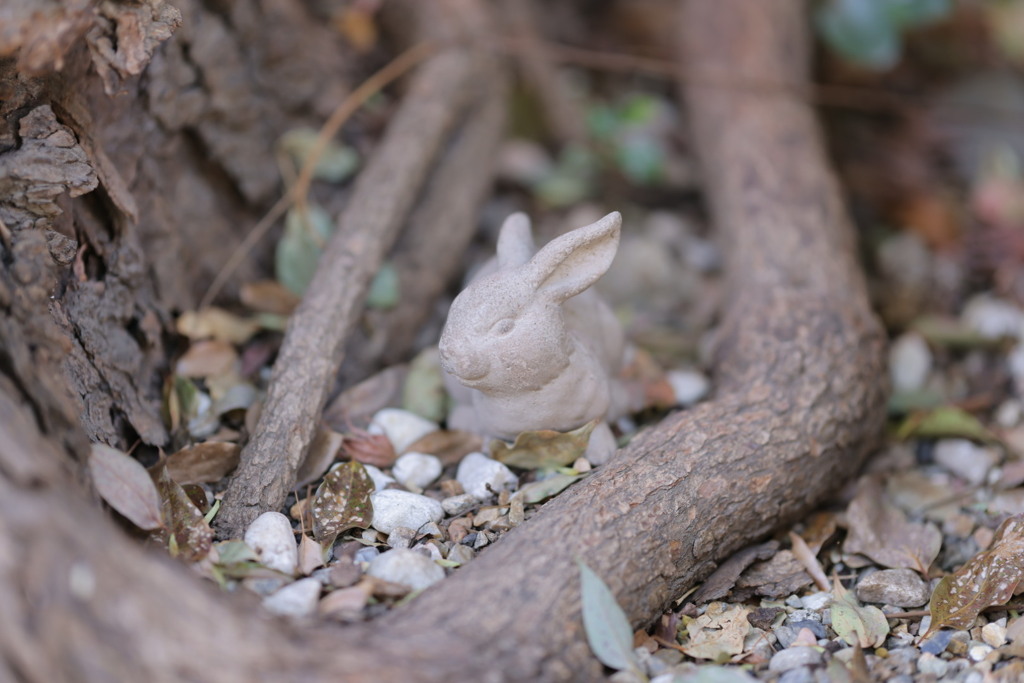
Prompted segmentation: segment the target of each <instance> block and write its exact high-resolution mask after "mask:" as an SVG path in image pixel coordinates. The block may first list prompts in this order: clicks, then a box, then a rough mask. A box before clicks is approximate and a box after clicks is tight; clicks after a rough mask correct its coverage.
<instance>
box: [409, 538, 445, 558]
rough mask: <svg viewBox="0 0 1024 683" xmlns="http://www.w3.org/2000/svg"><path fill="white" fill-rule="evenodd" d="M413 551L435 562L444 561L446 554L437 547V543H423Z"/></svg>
mask: <svg viewBox="0 0 1024 683" xmlns="http://www.w3.org/2000/svg"><path fill="white" fill-rule="evenodd" d="M413 550H414V551H415V552H418V553H419V554H420V555H424V556H426V557H429V558H430V559H431V560H434V561H435V562H436V561H437V560H443V559H444V553H442V552H441V549H440V548H438V547H437V544H436V542H435V543H421V544H420V545H418V546H416V547H415V548H413Z"/></svg>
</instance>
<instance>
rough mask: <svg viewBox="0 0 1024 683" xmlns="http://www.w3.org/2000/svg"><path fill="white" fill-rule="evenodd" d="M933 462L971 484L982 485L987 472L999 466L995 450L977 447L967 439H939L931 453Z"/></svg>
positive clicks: (997, 454)
mask: <svg viewBox="0 0 1024 683" xmlns="http://www.w3.org/2000/svg"><path fill="white" fill-rule="evenodd" d="M933 453H934V457H935V462H937V463H938V464H939V465H941V466H942V467H944V468H946V469H947V470H948V471H950V472H952V473H953V474H955V475H956V476H958V477H960V478H961V479H964V480H966V481H967V482H969V483H971V484H975V485H978V484H982V483H984V482H985V479H986V478H987V477H988V473H989V470H991V469H992V468H993V467H995V466H996V465H997V464H999V453H998V452H996V450H995V449H992V448H986V447H984V446H977V445H975V444H974V443H972V442H970V441H968V440H967V439H940V440H939V441H937V442H936V443H935V449H934V451H933Z"/></svg>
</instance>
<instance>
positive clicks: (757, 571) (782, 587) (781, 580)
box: [731, 550, 813, 601]
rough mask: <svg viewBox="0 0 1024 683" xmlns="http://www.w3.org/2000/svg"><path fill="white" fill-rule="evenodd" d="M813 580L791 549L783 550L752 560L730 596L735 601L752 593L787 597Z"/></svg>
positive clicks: (772, 596) (771, 596) (770, 596)
mask: <svg viewBox="0 0 1024 683" xmlns="http://www.w3.org/2000/svg"><path fill="white" fill-rule="evenodd" d="M811 583H813V580H812V579H811V577H810V576H808V574H807V572H806V571H805V570H804V568H803V565H801V564H800V562H799V561H798V560H797V559H796V557H794V556H793V553H792V551H789V550H780V551H779V552H777V553H775V555H773V556H772V558H771V559H769V560H765V561H764V562H758V563H756V564H753V565H751V566H750V567H749V568H748V569H747V570H746V571H745V572H744V573H743V574H741V575H740V578H739V579H737V580H736V588H734V589H733V591H732V595H731V598H732V599H733V600H735V601H741V600H744V599H746V597H749V596H751V595H763V596H765V597H769V598H784V597H788V596H790V595H792V594H793V593H795V592H797V591H799V590H800V589H801V588H803V587H804V586H808V585H810V584H811Z"/></svg>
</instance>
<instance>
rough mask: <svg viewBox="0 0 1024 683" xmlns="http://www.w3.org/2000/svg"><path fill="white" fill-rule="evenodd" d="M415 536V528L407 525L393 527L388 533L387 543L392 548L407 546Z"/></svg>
mask: <svg viewBox="0 0 1024 683" xmlns="http://www.w3.org/2000/svg"><path fill="white" fill-rule="evenodd" d="M414 538H416V530H415V529H410V528H409V527H407V526H399V527H395V528H394V529H392V530H391V533H390V534H388V545H389V546H390V547H392V548H408V547H409V546H411V545H412V539H414Z"/></svg>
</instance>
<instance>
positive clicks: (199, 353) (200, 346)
mask: <svg viewBox="0 0 1024 683" xmlns="http://www.w3.org/2000/svg"><path fill="white" fill-rule="evenodd" d="M237 362H238V353H237V352H236V351H235V347H234V346H232V345H231V344H229V343H227V342H226V341H221V340H220V339H203V340H200V341H197V342H195V343H194V344H192V345H191V346H189V347H188V351H186V352H185V355H183V356H182V357H181V358H179V359H178V362H177V363H175V365H174V370H175V372H176V373H177V374H179V375H181V376H182V377H210V376H211V375H222V374H224V373H227V372H231V371H232V370H234V367H235V363H237Z"/></svg>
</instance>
